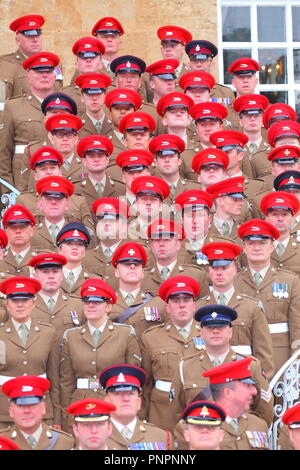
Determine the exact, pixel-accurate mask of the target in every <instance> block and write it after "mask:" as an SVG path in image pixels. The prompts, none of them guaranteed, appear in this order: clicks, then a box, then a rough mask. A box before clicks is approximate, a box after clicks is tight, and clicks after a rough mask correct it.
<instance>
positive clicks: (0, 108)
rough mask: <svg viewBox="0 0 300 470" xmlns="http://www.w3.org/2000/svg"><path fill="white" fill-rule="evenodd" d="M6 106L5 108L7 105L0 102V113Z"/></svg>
mask: <svg viewBox="0 0 300 470" xmlns="http://www.w3.org/2000/svg"><path fill="white" fill-rule="evenodd" d="M4 106H5V103H3V101H0V111H3V109H4Z"/></svg>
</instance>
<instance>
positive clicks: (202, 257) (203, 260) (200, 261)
mask: <svg viewBox="0 0 300 470" xmlns="http://www.w3.org/2000/svg"><path fill="white" fill-rule="evenodd" d="M195 256H196V262H197V264H199V265H206V264H208V259H207V256H205V255H204V254H203V253H202V252H201V251H200V250H197V251H196V255H195Z"/></svg>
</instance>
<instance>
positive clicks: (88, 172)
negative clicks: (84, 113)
mask: <svg viewBox="0 0 300 470" xmlns="http://www.w3.org/2000/svg"><path fill="white" fill-rule="evenodd" d="M112 152H113V144H112V142H111V140H110V139H108V138H107V137H105V136H103V135H97V134H96V135H89V136H86V137H83V139H81V140H80V141H79V143H78V145H77V154H78V155H79V157H80V158H81V159H82V166H83V170H84V171H85V173H84V175H82V178H81V181H80V182H78V183H75V188H74V190H75V193H78V194H81V195H83V196H84V198H85V200H86V202H87V205H88V207H92V205H93V203H94V201H95V200H96V199H99V197H118V196H121V195H125V185H124V183H122V182H121V181H118V180H114V179H113V178H110V177H109V176H108V174H107V169H108V166H109V161H110V155H111V154H112ZM94 223H95V225H96V223H97V219H96V217H95V216H94Z"/></svg>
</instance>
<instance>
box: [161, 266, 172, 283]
mask: <svg viewBox="0 0 300 470" xmlns="http://www.w3.org/2000/svg"><path fill="white" fill-rule="evenodd" d="M169 274H170V269H169V268H168V267H165V268H162V270H161V272H160V277H161V278H162V280H163V281H165V280H166V279H168V277H169Z"/></svg>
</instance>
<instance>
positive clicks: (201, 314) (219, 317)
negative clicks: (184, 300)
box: [195, 305, 237, 326]
mask: <svg viewBox="0 0 300 470" xmlns="http://www.w3.org/2000/svg"><path fill="white" fill-rule="evenodd" d="M236 318H237V312H236V311H235V310H233V309H232V308H230V307H227V306H226V305H206V306H204V307H201V308H199V309H198V310H197V311H196V313H195V320H196V321H198V322H200V323H201V326H231V323H232V322H233V321H234V320H236Z"/></svg>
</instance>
